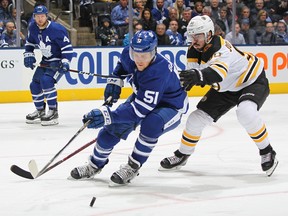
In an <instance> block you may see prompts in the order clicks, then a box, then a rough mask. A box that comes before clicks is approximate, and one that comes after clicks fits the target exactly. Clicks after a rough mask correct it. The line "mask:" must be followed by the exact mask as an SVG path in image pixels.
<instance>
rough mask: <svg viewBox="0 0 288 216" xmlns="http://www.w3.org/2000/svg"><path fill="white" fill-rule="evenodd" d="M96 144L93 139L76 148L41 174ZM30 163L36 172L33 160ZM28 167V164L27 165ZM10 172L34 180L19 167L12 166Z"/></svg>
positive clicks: (30, 174)
mask: <svg viewBox="0 0 288 216" xmlns="http://www.w3.org/2000/svg"><path fill="white" fill-rule="evenodd" d="M95 142H96V139H93V140H92V141H90V142H88V143H86V144H85V145H83V146H81V147H80V148H78V149H77V150H75V151H74V152H72V153H71V154H69V155H67V156H66V157H65V158H63V159H61V160H59V161H58V162H56V163H54V164H53V165H51V166H49V167H48V168H47V169H46V170H45V171H44V172H43V173H42V175H43V174H44V173H46V172H48V171H50V170H51V169H53V168H55V167H56V166H58V165H60V164H61V163H63V162H64V161H66V160H68V159H69V158H71V157H73V156H74V155H76V154H78V153H79V152H81V151H82V150H84V149H85V148H87V147H88V146H90V145H92V144H93V143H95ZM31 161H34V162H31V164H32V163H35V165H34V166H35V167H34V168H32V169H34V170H37V165H36V162H35V160H31ZM29 165H30V163H29ZM10 170H11V171H12V172H13V173H15V174H16V175H18V176H21V177H23V178H27V179H34V177H33V175H32V173H31V172H28V171H26V170H24V169H22V168H20V167H18V166H17V165H12V166H11V168H10Z"/></svg>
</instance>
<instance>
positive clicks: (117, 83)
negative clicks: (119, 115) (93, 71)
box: [104, 77, 124, 106]
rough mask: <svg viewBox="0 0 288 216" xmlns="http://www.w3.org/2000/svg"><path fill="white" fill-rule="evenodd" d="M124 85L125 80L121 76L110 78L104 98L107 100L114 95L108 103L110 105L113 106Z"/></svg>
mask: <svg viewBox="0 0 288 216" xmlns="http://www.w3.org/2000/svg"><path fill="white" fill-rule="evenodd" d="M123 86H124V82H123V80H122V79H120V78H116V77H115V78H108V79H107V85H106V88H105V91H104V99H105V101H106V100H107V99H108V97H110V96H111V97H112V99H111V100H110V102H109V103H108V104H107V105H108V106H112V105H113V103H116V102H117V101H118V99H119V98H120V94H121V88H122V87H123Z"/></svg>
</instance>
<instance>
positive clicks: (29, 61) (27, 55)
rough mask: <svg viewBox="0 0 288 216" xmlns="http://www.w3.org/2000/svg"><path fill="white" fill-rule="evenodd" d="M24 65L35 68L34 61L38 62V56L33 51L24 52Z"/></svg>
mask: <svg viewBox="0 0 288 216" xmlns="http://www.w3.org/2000/svg"><path fill="white" fill-rule="evenodd" d="M23 56H24V65H25V67H26V68H31V69H32V70H33V69H34V68H35V65H34V63H36V58H35V55H34V53H33V52H24V53H23Z"/></svg>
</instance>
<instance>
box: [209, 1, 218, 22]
mask: <svg viewBox="0 0 288 216" xmlns="http://www.w3.org/2000/svg"><path fill="white" fill-rule="evenodd" d="M219 4H220V2H219V0H210V7H211V16H212V17H213V19H214V20H217V19H219V14H220V5H219Z"/></svg>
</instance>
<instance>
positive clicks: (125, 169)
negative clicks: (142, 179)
mask: <svg viewBox="0 0 288 216" xmlns="http://www.w3.org/2000/svg"><path fill="white" fill-rule="evenodd" d="M116 173H117V175H119V176H120V177H121V178H122V179H123V180H124V181H125V180H129V178H131V177H133V176H134V175H136V170H134V169H133V168H132V167H130V166H129V165H128V164H125V165H121V167H120V170H118V171H117V172H116Z"/></svg>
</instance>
